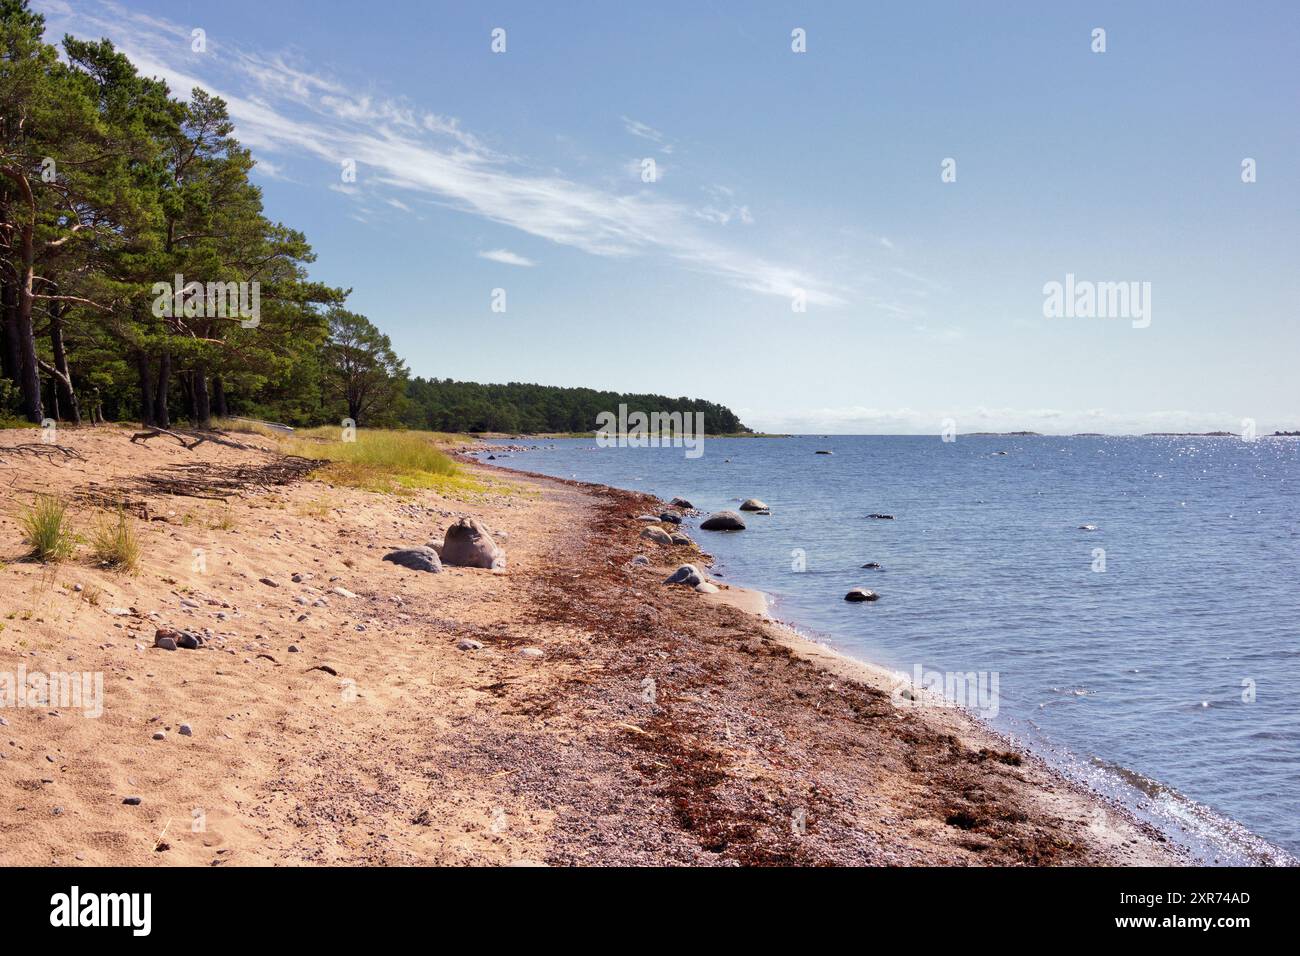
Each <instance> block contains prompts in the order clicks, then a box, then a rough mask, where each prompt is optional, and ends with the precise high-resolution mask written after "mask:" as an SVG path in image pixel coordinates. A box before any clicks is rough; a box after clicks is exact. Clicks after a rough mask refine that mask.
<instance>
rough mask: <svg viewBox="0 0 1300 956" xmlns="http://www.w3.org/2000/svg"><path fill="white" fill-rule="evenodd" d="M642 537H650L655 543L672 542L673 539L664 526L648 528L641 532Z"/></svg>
mask: <svg viewBox="0 0 1300 956" xmlns="http://www.w3.org/2000/svg"><path fill="white" fill-rule="evenodd" d="M641 537H643V538H649V539H650V540H651V541H653V542H654V543H655V544H672V543H673V539H672V538H671V537H670V536H669V534H668V532H667V531H665V530H664V529H663V528H646V529H645V530H643V531H642V532H641Z"/></svg>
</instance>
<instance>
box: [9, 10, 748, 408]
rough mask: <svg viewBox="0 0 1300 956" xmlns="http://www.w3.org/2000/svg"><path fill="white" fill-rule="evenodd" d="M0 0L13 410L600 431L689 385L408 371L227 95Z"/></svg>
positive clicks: (666, 403)
mask: <svg viewBox="0 0 1300 956" xmlns="http://www.w3.org/2000/svg"><path fill="white" fill-rule="evenodd" d="M44 32H45V23H44V18H43V17H42V16H41V15H40V14H38V13H36V12H34V11H33V10H31V8H30V6H29V5H28V0H0V417H12V416H15V415H16V416H19V417H21V418H25V419H27V420H28V421H31V422H37V423H39V422H41V421H43V420H45V419H47V418H48V419H55V420H67V421H71V422H74V423H81V422H82V421H84V420H89V421H91V422H98V421H107V420H137V421H140V422H142V423H144V424H146V425H156V426H160V427H164V428H166V427H170V425H171V424H172V422H173V420H174V419H176V420H181V419H183V420H185V421H188V422H189V423H191V424H192V425H194V426H196V427H207V426H208V425H209V424H210V422H211V421H212V419H213V418H214V417H215V418H219V417H224V416H226V415H228V414H243V415H248V416H252V417H262V418H268V419H272V420H275V421H282V422H286V423H289V424H294V425H309V424H320V423H324V422H338V421H341V420H342V419H343V418H351V419H353V420H354V421H355V422H356V423H357V424H362V425H406V426H409V427H418V428H433V429H439V430H446V431H471V430H475V431H480V430H497V431H512V432H514V431H589V430H591V429H592V428H593V427H594V426H595V423H596V414H597V413H598V412H600V411H614V410H617V407H618V405H619V404H620V403H625V404H627V405H628V406H629V407H630V408H631V409H633V410H642V411H647V412H650V411H665V412H672V411H702V412H704V413H705V423H706V429H707V430H708V431H710V432H728V431H740V430H743V428H744V426H742V425H741V424H740V422H739V420H738V419H737V418H736V416H735V415H734V414H733V413H732V412H731V411H730V410H729V409H727V408H724V407H723V406H720V405H715V404H712V403H709V402H702V401H699V400H692V399H686V398H678V399H669V398H666V397H664V396H656V395H620V394H618V393H613V392H597V391H593V390H591V389H580V388H577V389H570V388H550V387H545V386H540V385H522V384H517V383H511V384H509V385H476V384H473V383H469V382H453V381H451V380H449V379H448V380H440V379H422V378H416V379H409V377H408V373H407V369H406V365H405V363H404V362H403V361H402V359H401V358H400V357H399V356H398V355H397V353H396V351H395V350H394V348H393V345H392V343H391V342H390V340H389V338H388V336H386V335H384V334H383V333H382V332H380V330H379V329H378V328H376V327H375V325H374V324H373V323H372V322H371V321H370V320H369V319H367V318H366V317H365V316H362V315H358V314H356V313H354V312H350V311H347V310H346V309H345V308H344V307H343V306H344V303H345V301H346V299H347V295H348V290H343V289H337V288H331V287H329V286H327V285H325V284H322V283H320V282H316V281H313V280H312V279H311V278H310V277H309V275H308V266H309V265H310V264H311V263H312V262H313V261H314V259H315V257H314V255H313V253H312V250H311V246H310V245H309V244H308V243H307V240H306V237H305V236H304V235H303V234H302V233H301V232H298V231H297V230H295V229H292V228H291V227H289V226H286V225H284V224H282V223H278V222H274V221H272V220H271V219H269V218H268V217H267V216H266V215H265V212H264V210H263V206H262V194H261V190H260V189H259V188H258V186H256V185H255V184H254V183H253V182H251V181H250V178H249V176H250V173H251V172H252V170H253V168H254V165H255V161H254V159H253V157H252V155H251V154H250V152H249V151H248V150H247V149H245V148H244V147H242V146H241V145H240V144H239V142H238V140H237V139H236V138H235V125H234V123H233V122H232V120H231V118H230V114H229V111H228V109H227V106H226V103H225V102H224V101H222V100H221V99H220V98H219V97H216V96H213V95H211V94H209V93H207V92H206V91H204V90H202V89H199V88H195V89H193V90H191V91H190V92H189V96H188V98H184V99H182V98H179V97H177V96H174V95H173V94H172V91H171V90H170V89H168V87H167V84H166V83H164V82H163V81H161V80H158V79H154V78H150V77H145V76H142V75H140V73H139V72H138V71H137V70H136V68H135V66H134V65H133V64H132V63H131V61H130V60H129V59H128V58H127V57H126V56H125V55H124V54H122V53H121V52H119V51H117V50H116V49H114V47H113V45H112V44H111V43H110V42H109V41H107V40H97V41H87V40H80V39H76V38H74V37H71V36H68V37H64V39H63V42H62V56H60V55H59V51H58V50H57V49H56V48H55V47H54V46H53V45H51V44H50V43H47V42H46V38H45V36H44Z"/></svg>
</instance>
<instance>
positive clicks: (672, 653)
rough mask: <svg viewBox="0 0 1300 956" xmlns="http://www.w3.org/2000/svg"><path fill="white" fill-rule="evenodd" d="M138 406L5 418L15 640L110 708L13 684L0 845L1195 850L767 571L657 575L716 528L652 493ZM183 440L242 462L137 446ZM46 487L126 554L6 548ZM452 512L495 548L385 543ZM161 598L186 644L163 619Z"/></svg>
mask: <svg viewBox="0 0 1300 956" xmlns="http://www.w3.org/2000/svg"><path fill="white" fill-rule="evenodd" d="M130 434H131V431H130V430H128V429H122V428H116V427H110V426H101V427H99V428H83V429H75V430H74V429H64V430H62V431H61V432H60V436H59V447H60V448H61V449H66V451H63V452H50V451H49V449H48V446H47V448H46V450H45V451H41V450H39V449H37V450H32V449H30V448H27V449H20V448H18V447H16V446H19V445H30V444H32V443H35V442H36V441H37V439H36V436H35V434H34V433H33V432H31V431H26V430H22V431H6V432H0V483H2V484H3V486H4V487H5V488H6V489H7V494H6V496H5V501H4V504H3V505H2V506H0V561H2V562H3V565H4V567H3V570H0V623H3V625H4V626H3V630H0V660H2V661H3V664H2V665H0V670H4V671H9V672H14V671H16V670H17V669H18V668H19V667H20V666H21V667H24V668H25V670H26V671H27V672H28V673H33V672H44V673H54V672H89V673H94V674H102V681H103V684H102V686H103V700H102V704H103V706H102V715H100V716H94V717H92V716H87V715H86V714H85V713H83V712H82V711H80V710H76V709H70V708H66V707H59V706H38V707H32V706H14V707H5V708H4V709H3V710H0V717H2V718H3V721H4V723H3V725H2V726H0V863H3V864H6V865H14V864H18V865H30V866H45V865H51V864H64V865H79V864H84V865H101V864H124V865H133V866H141V865H145V866H148V865H192V866H247V865H312V864H348V865H421V864H433V865H461V864H470V865H507V864H515V865H529V864H547V865H573V864H631V865H747V864H797V865H860V864H868V865H875V864H902V865H953V864H955V865H980V864H989V865H1064V864H1083V865H1154V864H1169V863H1178V862H1180V860H1181V858H1180V856H1179V855H1178V854H1177V853H1176V852H1174V851H1173V850H1172V849H1170V848H1169V846H1168V845H1167V844H1166V843H1165V841H1164V840H1163V839H1162V838H1161V837H1160V836H1159V835H1158V834H1155V833H1154V832H1153V831H1151V830H1150V829H1149V828H1147V827H1146V826H1144V825H1141V824H1139V823H1138V822H1136V821H1135V820H1133V819H1132V818H1131V817H1130V816H1128V815H1127V814H1126V813H1125V812H1123V811H1122V810H1120V809H1117V808H1115V807H1112V806H1110V805H1109V804H1107V803H1106V802H1104V801H1103V800H1102V799H1100V798H1099V797H1097V796H1095V795H1093V794H1090V793H1088V792H1085V791H1083V790H1081V789H1079V788H1078V787H1077V786H1075V785H1074V784H1072V783H1070V782H1068V781H1066V780H1064V779H1062V778H1061V777H1060V776H1058V775H1057V774H1056V773H1054V772H1053V771H1052V770H1050V769H1049V768H1048V767H1047V766H1046V765H1044V764H1043V763H1042V762H1041V761H1039V760H1037V759H1035V758H1033V757H1032V756H1030V755H1027V754H1024V753H1020V752H1016V751H1014V750H1013V749H1011V748H1010V747H1009V745H1008V744H1007V743H1006V742H1005V741H1004V740H1002V739H1001V738H999V737H998V736H997V735H995V734H993V733H991V732H990V731H989V730H988V729H987V728H985V727H984V726H983V725H981V724H980V723H979V722H978V721H975V720H974V719H972V718H970V717H968V716H966V715H965V714H964V713H962V712H959V711H954V710H951V709H943V708H908V709H900V708H898V707H895V706H894V704H893V703H892V702H891V696H890V691H891V688H892V686H893V678H892V676H891V675H890V674H888V673H887V672H885V671H883V670H880V669H877V668H873V667H871V666H869V665H866V664H862V663H858V662H855V661H852V660H850V659H848V658H846V657H843V656H840V655H838V654H835V653H833V652H832V651H830V650H829V649H827V648H825V647H822V646H821V645H818V644H815V643H813V642H810V641H807V640H805V639H803V638H801V637H800V636H799V635H798V634H796V633H795V632H793V631H792V630H790V629H788V628H786V627H783V626H781V625H780V624H778V623H776V622H774V621H771V620H769V619H767V618H766V617H765V616H764V614H763V613H762V612H763V606H764V604H763V599H762V595H760V594H757V593H756V592H751V591H745V590H743V589H740V588H733V587H728V586H726V585H725V584H724V583H723V582H722V581H717V582H716V583H718V584H719V586H720V588H721V590H720V591H719V593H718V594H716V595H706V594H701V593H697V592H695V591H694V590H691V589H689V588H682V587H675V586H670V585H664V584H663V583H662V581H663V579H664V577H665V576H666V575H668V574H669V573H671V572H672V571H673V570H674V569H675V568H676V567H677V566H678V565H680V564H681V563H683V562H685V561H692V562H693V563H696V564H697V566H700V567H705V566H707V564H708V559H707V557H705V556H702V555H701V554H700V552H699V551H698V550H695V549H692V548H682V547H671V548H670V547H664V546H659V545H655V544H652V543H650V542H649V541H647V540H645V539H643V538H641V537H640V533H641V531H642V530H643V528H644V526H645V523H644V522H641V521H638V520H637V515H639V514H641V513H643V512H645V511H646V510H648V509H650V508H652V507H655V506H656V505H657V504H658V503H657V502H654V501H653V499H649V498H647V497H646V496H644V495H640V494H637V493H632V492H625V491H619V490H615V489H610V488H605V487H601V486H593V485H585V484H580V483H576V482H566V481H562V480H557V479H550V478H542V477H540V476H529V475H522V474H520V473H517V472H507V471H504V470H502V469H496V468H494V467H492V466H491V465H487V464H471V463H468V462H467V463H465V464H464V467H465V468H466V469H467V470H469V471H471V472H472V473H474V474H477V475H480V476H482V477H483V478H484V479H485V481H487V482H489V484H488V485H487V490H486V491H472V492H464V493H462V494H450V493H449V494H447V495H442V494H439V493H437V492H434V491H416V492H412V493H410V494H407V495H402V496H394V495H383V494H376V493H372V492H367V491H362V490H358V489H356V488H345V487H331V486H329V485H327V484H325V483H323V482H321V481H320V480H317V479H315V478H313V477H311V476H310V475H308V476H306V477H303V478H299V479H297V480H292V481H290V482H289V483H287V484H282V485H277V484H274V483H273V481H274V480H275V479H274V476H276V475H278V474H279V470H278V469H277V462H278V456H277V454H276V453H275V452H274V451H273V450H272V449H273V447H274V445H273V443H272V442H271V441H269V440H266V439H259V438H257V437H255V436H254V437H250V436H246V435H239V436H231V437H232V438H236V439H237V440H238V442H239V443H242V444H245V445H250V446H255V447H248V448H237V447H230V446H223V445H220V444H216V443H213V442H205V443H204V444H201V445H199V446H198V447H196V448H193V449H185V448H182V447H180V446H179V445H178V444H176V443H174V442H168V441H166V440H165V438H156V439H153V440H151V441H149V442H148V443H147V444H132V443H131V442H130V441H129V437H130ZM181 473H184V474H187V475H191V476H198V477H199V479H200V482H203V481H209V480H212V479H214V478H220V477H221V476H223V475H226V476H228V475H232V474H239V475H241V476H243V479H244V480H246V481H247V482H249V484H248V490H247V491H246V492H245V493H244V494H242V495H229V496H227V499H228V500H227V501H224V502H223V501H219V500H210V499H208V498H193V497H181V496H173V495H168V494H165V493H162V492H161V491H160V490H159V489H158V488H156V487H154V486H151V485H150V484H149V483H148V482H147V481H144V480H142V479H144V478H147V477H148V476H151V475H152V476H156V475H166V474H181ZM258 475H262V476H263V479H264V480H265V486H264V487H259V486H258V481H259V479H258ZM40 492H53V493H57V494H59V495H61V496H64V497H66V498H69V499H71V500H73V502H74V504H73V509H72V512H71V516H72V520H73V521H74V523H75V524H77V525H78V527H85V526H88V525H89V523H90V522H91V521H93V520H94V517H95V514H96V510H95V507H94V503H95V502H103V501H107V500H113V499H126V500H129V501H130V502H132V503H133V508H134V509H135V510H134V511H133V514H134V515H135V520H136V521H138V527H139V532H140V536H141V539H142V542H143V545H144V556H143V561H142V566H141V568H140V570H139V572H138V573H137V574H134V575H124V574H121V573H116V572H112V571H108V570H104V569H100V568H96V567H94V566H93V565H92V564H91V562H90V561H89V559H88V558H87V557H86V556H85V554H84V549H83V553H82V554H79V555H74V557H73V558H71V559H70V560H68V561H65V562H63V563H60V564H56V565H40V564H36V563H29V562H26V561H23V560H22V554H23V550H24V549H23V546H22V541H21V535H20V531H19V528H18V524H17V521H16V517H17V514H18V512H19V510H20V508H21V507H23V506H24V505H26V504H27V503H29V502H30V501H31V500H32V498H33V496H34V495H35V494H37V493H40ZM462 515H468V516H472V517H474V518H477V519H478V520H479V521H481V522H482V523H483V524H485V525H486V526H487V527H488V528H489V529H490V530H491V532H492V533H493V535H494V536H495V537H497V539H498V541H499V543H500V545H501V546H502V547H503V548H504V549H505V550H506V552H507V554H508V557H509V561H508V565H507V567H506V568H504V569H498V570H479V569H468V568H456V567H447V568H445V569H444V571H443V572H442V573H439V574H429V573H423V572H419V571H413V570H408V569H405V568H401V567H397V566H395V565H393V564H391V563H386V562H384V561H383V560H382V557H383V555H384V554H385V553H387V552H388V551H389V550H391V549H393V548H398V547H409V546H415V545H423V544H425V543H426V542H429V541H441V540H442V535H443V532H444V531H445V530H446V528H447V527H448V526H449V525H451V524H452V523H454V522H455V521H456V520H457V518H459V517H460V516H462ZM701 543H702V544H703V545H704V546H705V547H707V544H708V542H707V538H706V537H704V536H703V535H702V536H701ZM638 554H644V555H645V556H646V557H647V558H648V559H649V564H648V565H634V564H631V563H630V562H631V559H632V558H633V557H634V556H636V555H638ZM166 627H174V628H182V629H190V630H197V631H202V632H204V633H205V634H206V635H207V641H206V643H205V646H204V647H202V648H200V649H197V650H178V651H166V650H162V649H159V648H155V647H154V646H153V644H154V636H155V632H156V630H157V629H159V628H166ZM465 642H477V643H478V644H481V647H477V648H475V647H474V644H473V643H465ZM462 646H466V647H470V648H472V649H461V647H462ZM182 724H184V725H187V729H188V730H189V731H190V733H189V734H183V733H182V732H181V729H180V728H181V725H182ZM159 735H161V737H160V738H159ZM155 738H158V739H155ZM136 797H138V798H139V802H138V804H128V803H124V801H125V800H127V799H128V798H136Z"/></svg>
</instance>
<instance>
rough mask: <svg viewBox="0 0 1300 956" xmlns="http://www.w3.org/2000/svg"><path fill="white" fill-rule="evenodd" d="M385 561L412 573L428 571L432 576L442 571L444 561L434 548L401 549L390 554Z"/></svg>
mask: <svg viewBox="0 0 1300 956" xmlns="http://www.w3.org/2000/svg"><path fill="white" fill-rule="evenodd" d="M384 560H385V561H391V562H393V564H396V565H399V566H401V567H403V568H410V569H411V570H412V571H428V572H429V573H430V574H438V573H440V572H441V571H442V560H441V559H440V558H439V557H438V552H437V551H434V550H433V548H401V549H399V550H397V551H390V552H388V554H386V555H384Z"/></svg>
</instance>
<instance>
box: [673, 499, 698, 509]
mask: <svg viewBox="0 0 1300 956" xmlns="http://www.w3.org/2000/svg"><path fill="white" fill-rule="evenodd" d="M668 503H669V504H670V505H672V506H673V507H674V508H685V509H686V510H687V511H694V510H695V505H693V504H691V503H690V502H689V501H687V500H686V499H685V498H674V499H673V500H672V501H670V502H668Z"/></svg>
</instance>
